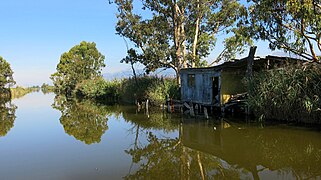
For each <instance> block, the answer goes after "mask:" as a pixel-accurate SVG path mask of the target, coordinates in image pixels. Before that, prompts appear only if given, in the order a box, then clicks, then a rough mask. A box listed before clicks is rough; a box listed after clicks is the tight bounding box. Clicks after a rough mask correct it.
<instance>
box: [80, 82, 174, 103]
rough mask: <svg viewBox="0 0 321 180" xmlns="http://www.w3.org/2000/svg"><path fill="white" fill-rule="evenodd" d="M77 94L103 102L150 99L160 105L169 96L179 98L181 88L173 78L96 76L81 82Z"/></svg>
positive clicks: (128, 101)
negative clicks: (107, 77) (107, 79)
mask: <svg viewBox="0 0 321 180" xmlns="http://www.w3.org/2000/svg"><path fill="white" fill-rule="evenodd" d="M75 94H76V95H77V96H78V97H83V98H86V99H93V100H96V101H98V102H102V103H126V104H135V102H136V101H138V102H141V101H145V100H147V99H148V100H149V102H150V104H151V105H159V104H161V103H164V102H165V100H166V98H168V97H171V98H179V89H178V85H177V84H176V81H175V79H172V78H159V77H155V76H142V77H138V78H137V79H134V78H127V79H122V80H113V81H106V80H104V79H102V78H96V79H93V80H85V81H83V82H81V83H79V84H78V85H77V86H76V90H75Z"/></svg>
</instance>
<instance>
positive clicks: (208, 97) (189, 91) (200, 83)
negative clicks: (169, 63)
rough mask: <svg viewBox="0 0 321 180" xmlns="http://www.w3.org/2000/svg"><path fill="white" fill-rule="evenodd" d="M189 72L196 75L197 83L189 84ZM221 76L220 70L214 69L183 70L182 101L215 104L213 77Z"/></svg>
mask: <svg viewBox="0 0 321 180" xmlns="http://www.w3.org/2000/svg"><path fill="white" fill-rule="evenodd" d="M189 74H194V75H195V85H194V86H189V84H188V81H189V77H188V76H189ZM217 76H220V72H219V71H214V70H213V69H206V70H204V69H199V70H198V69H191V70H188V71H183V72H181V94H182V101H185V102H189V101H192V102H194V103H199V104H205V105H213V104H214V102H213V94H212V92H213V90H212V86H213V84H212V80H213V77H217Z"/></svg>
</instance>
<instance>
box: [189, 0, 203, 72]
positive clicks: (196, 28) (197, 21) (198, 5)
mask: <svg viewBox="0 0 321 180" xmlns="http://www.w3.org/2000/svg"><path fill="white" fill-rule="evenodd" d="M199 11H200V2H199V0H198V1H197V19H196V24H195V34H194V42H193V59H192V62H191V66H192V67H195V61H196V48H197V41H198V34H199V24H200V19H201V18H200V15H199V13H200V12H199Z"/></svg>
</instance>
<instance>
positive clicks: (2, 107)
mask: <svg viewBox="0 0 321 180" xmlns="http://www.w3.org/2000/svg"><path fill="white" fill-rule="evenodd" d="M16 109H17V106H15V105H14V104H12V103H11V101H10V100H4V99H0V136H5V135H7V133H8V132H9V131H10V129H11V128H12V127H13V125H14V121H15V119H16V115H15V113H16Z"/></svg>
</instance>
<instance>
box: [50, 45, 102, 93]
mask: <svg viewBox="0 0 321 180" xmlns="http://www.w3.org/2000/svg"><path fill="white" fill-rule="evenodd" d="M104 60H105V56H103V55H102V54H101V53H100V52H99V51H98V49H97V48H96V44H95V43H94V42H85V41H83V42H81V43H80V44H79V45H76V46H74V47H73V48H71V49H70V50H69V51H68V52H65V53H63V54H62V55H61V57H60V62H59V64H58V65H57V68H56V69H57V72H55V73H54V74H52V75H51V79H52V80H53V84H54V85H55V89H56V91H57V92H59V93H65V94H71V92H72V91H73V90H74V89H75V87H76V85H77V84H78V83H80V82H82V81H83V80H88V79H94V78H95V77H98V76H101V70H102V68H103V67H105V63H104Z"/></svg>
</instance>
